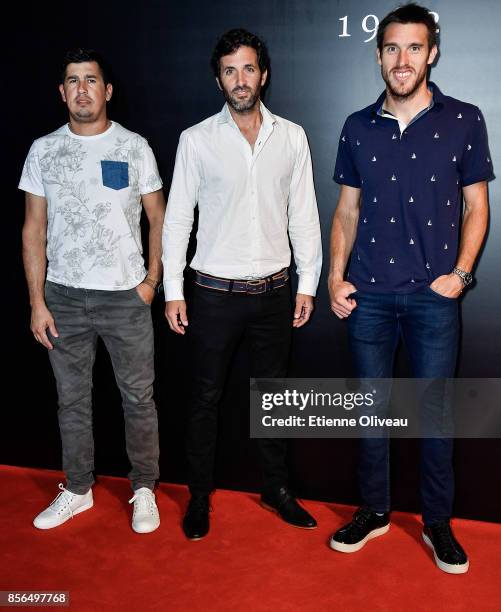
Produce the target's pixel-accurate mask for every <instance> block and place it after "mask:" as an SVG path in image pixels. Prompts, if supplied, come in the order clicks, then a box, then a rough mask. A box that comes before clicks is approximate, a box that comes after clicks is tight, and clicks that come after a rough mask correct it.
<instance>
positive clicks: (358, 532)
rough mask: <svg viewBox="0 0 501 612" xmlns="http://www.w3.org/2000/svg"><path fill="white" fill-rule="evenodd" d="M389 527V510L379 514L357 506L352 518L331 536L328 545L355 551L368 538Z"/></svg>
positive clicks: (380, 533) (363, 544) (349, 551)
mask: <svg viewBox="0 0 501 612" xmlns="http://www.w3.org/2000/svg"><path fill="white" fill-rule="evenodd" d="M389 528H390V514H389V512H385V513H384V514H382V515H381V516H379V515H378V514H376V513H375V512H372V510H369V509H368V508H359V509H358V510H357V511H356V512H355V514H354V515H353V520H352V521H351V522H350V523H348V524H347V525H345V526H344V527H341V529H339V530H338V531H336V533H335V534H334V535H332V536H331V539H330V542H329V545H330V547H331V548H332V549H334V550H338V551H339V552H345V553H353V552H357V550H360V549H361V548H362V547H363V546H365V545H366V544H367V542H368V541H369V540H372V538H377V537H378V536H381V535H383V534H385V533H386V532H387V531H388V529H389Z"/></svg>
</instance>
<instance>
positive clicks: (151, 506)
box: [129, 487, 160, 533]
mask: <svg viewBox="0 0 501 612" xmlns="http://www.w3.org/2000/svg"><path fill="white" fill-rule="evenodd" d="M132 503H134V512H133V514H132V529H134V531H135V532H136V533H150V532H151V531H155V529H158V527H159V526H160V515H159V514H158V508H157V504H156V503H155V494H154V493H153V491H152V490H151V489H148V488H147V487H141V488H140V489H136V490H135V491H134V497H133V498H132V499H130V500H129V504H132Z"/></svg>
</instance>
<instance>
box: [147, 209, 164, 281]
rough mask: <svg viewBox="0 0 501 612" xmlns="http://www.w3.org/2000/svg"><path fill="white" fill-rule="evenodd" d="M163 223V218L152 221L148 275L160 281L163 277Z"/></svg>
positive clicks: (149, 239)
mask: <svg viewBox="0 0 501 612" xmlns="http://www.w3.org/2000/svg"><path fill="white" fill-rule="evenodd" d="M162 225H163V218H155V219H152V220H151V221H150V231H149V237H148V246H149V256H148V276H149V277H150V278H151V279H153V280H155V281H160V280H161V278H162Z"/></svg>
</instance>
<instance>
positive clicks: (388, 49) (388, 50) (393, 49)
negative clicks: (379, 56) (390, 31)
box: [386, 46, 397, 53]
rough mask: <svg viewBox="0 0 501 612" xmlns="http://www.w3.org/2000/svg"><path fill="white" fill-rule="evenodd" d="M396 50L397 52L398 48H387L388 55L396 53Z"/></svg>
mask: <svg viewBox="0 0 501 612" xmlns="http://www.w3.org/2000/svg"><path fill="white" fill-rule="evenodd" d="M396 50H397V48H396V47H394V46H390V47H386V51H387V53H395V52H396Z"/></svg>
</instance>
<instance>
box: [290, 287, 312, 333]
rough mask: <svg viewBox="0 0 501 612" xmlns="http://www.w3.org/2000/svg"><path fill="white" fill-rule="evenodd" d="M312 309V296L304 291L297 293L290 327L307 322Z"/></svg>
mask: <svg viewBox="0 0 501 612" xmlns="http://www.w3.org/2000/svg"><path fill="white" fill-rule="evenodd" d="M313 309H314V305H313V297H312V296H311V295H306V294H304V293H298V294H297V295H296V307H295V309H294V320H293V321H292V327H302V326H303V325H304V324H305V323H308V321H309V320H310V316H311V313H312V312H313Z"/></svg>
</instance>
